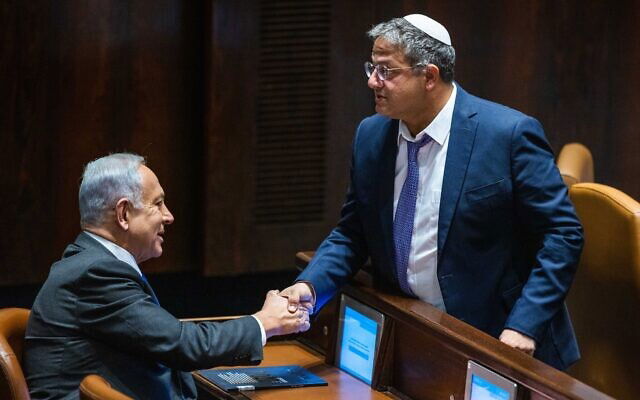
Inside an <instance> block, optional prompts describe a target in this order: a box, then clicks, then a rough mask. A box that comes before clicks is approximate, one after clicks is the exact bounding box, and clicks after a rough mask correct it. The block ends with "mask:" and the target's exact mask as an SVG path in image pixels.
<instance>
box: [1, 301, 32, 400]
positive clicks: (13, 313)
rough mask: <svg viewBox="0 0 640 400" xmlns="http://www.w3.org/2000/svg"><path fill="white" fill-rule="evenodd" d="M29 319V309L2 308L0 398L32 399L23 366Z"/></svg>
mask: <svg viewBox="0 0 640 400" xmlns="http://www.w3.org/2000/svg"><path fill="white" fill-rule="evenodd" d="M28 319H29V310H27V309H24V308H4V309H0V369H2V374H1V375H0V399H11V400H29V399H30V397H29V390H28V389H27V382H26V380H25V379H24V373H23V372H22V367H21V363H22V347H23V344H24V332H25V330H26V329H27V320H28Z"/></svg>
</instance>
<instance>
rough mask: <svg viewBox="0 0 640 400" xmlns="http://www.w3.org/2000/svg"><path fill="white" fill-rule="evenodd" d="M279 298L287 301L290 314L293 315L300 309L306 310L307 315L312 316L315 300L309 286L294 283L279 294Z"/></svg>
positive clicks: (303, 283)
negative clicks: (284, 298)
mask: <svg viewBox="0 0 640 400" xmlns="http://www.w3.org/2000/svg"><path fill="white" fill-rule="evenodd" d="M280 296H282V297H286V298H287V299H288V301H289V312H290V313H294V312H296V311H297V310H298V309H299V308H301V307H302V308H303V309H306V311H307V312H308V313H309V314H313V307H314V306H315V304H316V299H315V294H314V292H313V289H312V288H311V284H309V283H306V282H296V283H294V284H293V285H291V286H289V287H288V288H286V289H284V290H283V291H282V292H280Z"/></svg>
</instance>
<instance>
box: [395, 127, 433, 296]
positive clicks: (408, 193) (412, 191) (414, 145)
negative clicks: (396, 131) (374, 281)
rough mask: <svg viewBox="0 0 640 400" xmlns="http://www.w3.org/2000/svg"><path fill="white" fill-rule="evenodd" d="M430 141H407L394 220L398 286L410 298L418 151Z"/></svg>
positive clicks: (426, 136) (429, 139) (423, 138)
mask: <svg viewBox="0 0 640 400" xmlns="http://www.w3.org/2000/svg"><path fill="white" fill-rule="evenodd" d="M430 141H431V137H430V136H428V135H424V136H423V137H422V139H420V141H418V142H409V141H407V177H406V179H405V180H404V184H403V185H402V191H401V192H400V198H399V199H398V205H397V206H396V215H395V218H394V219H393V242H394V246H395V261H396V274H397V276H398V284H399V285H400V289H402V291H403V292H405V293H406V294H408V295H410V296H415V295H414V294H413V292H412V291H411V288H410V287H409V283H408V282H407V268H408V267H409V253H410V251H411V238H412V236H413V218H414V216H415V213H416V197H417V194H418V150H420V148H421V147H422V146H424V145H425V144H427V143H429V142H430Z"/></svg>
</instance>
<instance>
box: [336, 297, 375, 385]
mask: <svg viewBox="0 0 640 400" xmlns="http://www.w3.org/2000/svg"><path fill="white" fill-rule="evenodd" d="M383 323H384V315H383V314H382V313H380V312H379V311H376V310H374V309H373V308H371V307H369V306H366V305H364V304H362V303H360V302H358V301H356V300H354V299H353V298H351V297H348V296H345V295H342V297H341V299H340V319H339V322H338V338H337V343H336V365H337V366H338V367H339V368H340V369H342V370H343V371H345V372H347V373H349V374H351V375H353V376H354V377H356V378H358V379H360V380H362V381H364V382H366V383H367V384H369V385H370V384H371V379H372V378H373V368H374V366H375V361H376V355H377V353H378V348H379V346H380V338H381V336H382V327H383Z"/></svg>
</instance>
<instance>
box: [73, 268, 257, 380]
mask: <svg viewBox="0 0 640 400" xmlns="http://www.w3.org/2000/svg"><path fill="white" fill-rule="evenodd" d="M75 289H76V292H77V294H78V298H77V307H76V317H77V320H78V323H79V326H80V329H82V330H83V331H84V332H85V333H86V334H87V335H89V336H91V337H93V338H95V339H97V340H100V341H103V342H105V343H109V344H110V345H111V346H113V347H116V348H120V349H124V350H125V351H130V352H135V353H138V354H139V355H140V356H144V357H148V358H150V359H153V360H155V361H157V362H160V363H162V364H164V365H166V366H168V367H170V368H174V369H179V370H183V371H192V370H196V369H203V368H211V367H214V366H217V365H236V364H257V363H259V361H260V360H262V350H263V349H262V341H261V334H260V327H259V326H258V323H257V321H255V319H254V318H253V317H250V316H248V317H244V318H240V319H236V320H231V321H226V322H221V323H215V322H202V323H192V322H181V321H179V320H177V319H176V318H175V317H173V316H172V315H171V314H170V313H169V312H167V311H166V310H164V309H163V308H162V307H160V306H159V305H157V304H156V303H155V302H154V301H153V300H152V299H151V297H150V296H149V295H148V294H147V293H146V292H145V291H144V290H143V286H142V281H141V280H140V278H139V277H138V276H137V273H136V272H135V271H134V270H133V269H131V268H130V267H129V266H127V265H124V264H123V263H122V262H120V261H118V260H115V259H114V260H113V261H104V260H102V261H100V262H99V263H98V264H96V265H92V266H91V267H90V268H88V270H87V273H86V274H84V276H83V277H82V278H81V279H80V280H79V281H78V282H77V283H76V288H75Z"/></svg>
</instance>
